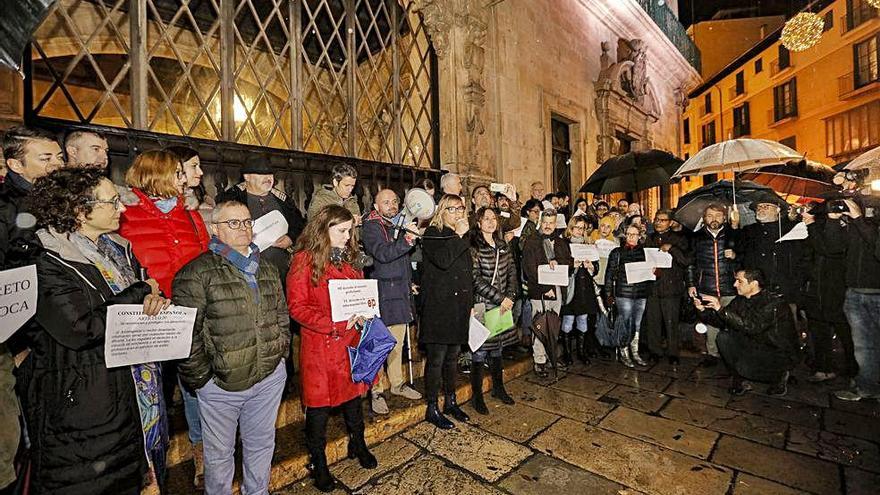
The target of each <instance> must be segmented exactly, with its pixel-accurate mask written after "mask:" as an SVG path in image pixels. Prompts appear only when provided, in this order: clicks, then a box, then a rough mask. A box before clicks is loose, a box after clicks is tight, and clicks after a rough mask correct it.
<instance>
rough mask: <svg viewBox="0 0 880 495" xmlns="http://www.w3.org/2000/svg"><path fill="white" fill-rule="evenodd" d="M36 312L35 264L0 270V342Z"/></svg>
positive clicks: (4, 340)
mask: <svg viewBox="0 0 880 495" xmlns="http://www.w3.org/2000/svg"><path fill="white" fill-rule="evenodd" d="M36 313H37V267H36V265H29V266H23V267H21V268H13V269H11V270H3V271H0V342H6V339H8V338H9V337H11V336H12V334H14V333H15V332H16V331H17V330H18V329H19V328H21V327H22V326H23V325H24V324H25V323H27V321H28V320H30V319H31V318H33V316H34V315H35V314H36Z"/></svg>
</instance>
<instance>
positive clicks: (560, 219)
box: [556, 213, 568, 230]
mask: <svg viewBox="0 0 880 495" xmlns="http://www.w3.org/2000/svg"><path fill="white" fill-rule="evenodd" d="M567 226H568V224H567V223H565V215H563V214H562V213H557V214H556V229H557V230H558V229H564V228H565V227H567Z"/></svg>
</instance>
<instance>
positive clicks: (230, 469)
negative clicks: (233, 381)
mask: <svg viewBox="0 0 880 495" xmlns="http://www.w3.org/2000/svg"><path fill="white" fill-rule="evenodd" d="M286 379H287V369H286V368H285V367H284V360H282V361H281V362H280V363H278V366H276V367H275V371H273V372H272V374H271V375H269V376H267V377H266V378H263V380H262V381H260V382H259V383H257V384H256V385H254V386H253V387H251V388H249V389H247V390H243V391H241V392H228V391H226V390H223V389H222V388H220V387H218V386H217V384H216V383H214V380H211V381H209V382H208V383H207V384H206V385H205V386H204V387H202V388H200V389H199V390H198V391H197V392H196V395H198V398H199V414H200V415H201V419H202V426H203V433H204V440H205V443H204V449H205V493H206V494H210V495H232V477H233V475H234V474H235V457H234V454H235V433H236V430H238V429H240V430H241V447H242V468H243V469H242V470H243V471H244V476H243V480H242V484H241V492H242V493H247V494H248V495H258V494H260V495H266V494H268V493H269V471H270V470H271V468H272V453H273V452H274V451H275V420H276V419H277V417H278V406H279V405H280V404H281V392H283V391H284V382H285V380H286Z"/></svg>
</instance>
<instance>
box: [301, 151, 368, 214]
mask: <svg viewBox="0 0 880 495" xmlns="http://www.w3.org/2000/svg"><path fill="white" fill-rule="evenodd" d="M330 174H331V177H330V184H324V185H323V186H321V187H320V188H319V189H318V190H317V191H315V194H313V195H312V200H311V201H310V202H309V211H308V214H307V219H312V218H314V217H315V215H316V214H317V213H318V212H319V211H321V209H323V208H324V207H325V206H327V205H339V206H342V207H344V208H345V209H346V210H348V211H350V212H351V214H352V215H354V221H355V224H356V225H360V224H361V207H360V205H359V204H358V200H357V196H355V195H354V194H352V193H353V192H354V186H355V184H357V170H355V168H354V167H352V166H351V165H348V164H345V163H340V164H339V165H335V166H334V167H333V170H331V172H330Z"/></svg>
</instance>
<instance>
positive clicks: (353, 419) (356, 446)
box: [342, 397, 379, 469]
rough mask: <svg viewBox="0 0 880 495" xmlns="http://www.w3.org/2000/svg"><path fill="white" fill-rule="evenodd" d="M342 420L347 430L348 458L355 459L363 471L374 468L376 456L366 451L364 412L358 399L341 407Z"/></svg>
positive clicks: (376, 463)
mask: <svg viewBox="0 0 880 495" xmlns="http://www.w3.org/2000/svg"><path fill="white" fill-rule="evenodd" d="M342 419H343V421H345V429H346V430H348V458H349V459H354V458H357V460H358V462H359V463H360V465H361V467H362V468H364V469H373V468H375V467H376V466H377V465H378V464H379V463H378V461H376V456H374V455H373V454H371V453H370V450H369V449H367V442H366V441H365V440H364V410H363V405H362V403H361V398H360V397H357V398H354V399H352V400H350V401H348V402H346V403H345V404H343V405H342Z"/></svg>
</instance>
